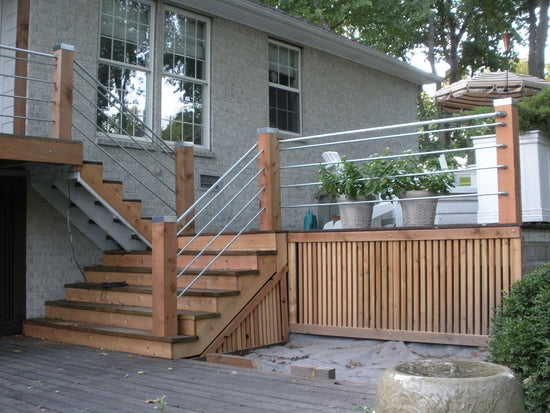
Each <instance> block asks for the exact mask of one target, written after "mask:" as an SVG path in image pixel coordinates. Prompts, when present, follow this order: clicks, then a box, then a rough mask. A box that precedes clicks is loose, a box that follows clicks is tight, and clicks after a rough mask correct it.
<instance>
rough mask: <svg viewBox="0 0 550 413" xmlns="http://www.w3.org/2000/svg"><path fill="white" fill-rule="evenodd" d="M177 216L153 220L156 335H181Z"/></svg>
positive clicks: (154, 330) (154, 321)
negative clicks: (178, 307) (179, 333)
mask: <svg viewBox="0 0 550 413" xmlns="http://www.w3.org/2000/svg"><path fill="white" fill-rule="evenodd" d="M176 226H177V223H176V217H175V216H170V217H153V227H152V232H153V251H152V276H153V280H152V287H153V291H152V293H153V308H152V310H153V335H155V336H158V337H174V336H177V335H178V310H177V295H178V291H177V269H176V260H177V258H176V253H177V236H176Z"/></svg>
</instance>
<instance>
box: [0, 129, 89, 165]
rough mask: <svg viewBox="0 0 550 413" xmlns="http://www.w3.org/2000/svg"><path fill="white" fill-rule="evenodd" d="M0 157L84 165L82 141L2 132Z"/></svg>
mask: <svg viewBox="0 0 550 413" xmlns="http://www.w3.org/2000/svg"><path fill="white" fill-rule="evenodd" d="M0 154H1V155H0V159H7V160H13V161H24V162H44V163H51V164H63V165H82V142H79V141H65V140H63V141H61V140H59V139H50V138H37V137H28V136H26V137H22V136H13V135H6V134H3V133H0Z"/></svg>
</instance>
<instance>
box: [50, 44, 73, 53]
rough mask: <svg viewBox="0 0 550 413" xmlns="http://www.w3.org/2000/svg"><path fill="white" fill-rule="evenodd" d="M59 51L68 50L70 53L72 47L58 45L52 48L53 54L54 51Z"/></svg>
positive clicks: (69, 45)
mask: <svg viewBox="0 0 550 413" xmlns="http://www.w3.org/2000/svg"><path fill="white" fill-rule="evenodd" d="M60 49H63V50H70V51H72V52H74V46H73V45H71V44H66V43H60V44H56V45H55V46H54V47H53V51H54V52H55V51H56V50H60Z"/></svg>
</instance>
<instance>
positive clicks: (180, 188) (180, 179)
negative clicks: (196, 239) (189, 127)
mask: <svg viewBox="0 0 550 413" xmlns="http://www.w3.org/2000/svg"><path fill="white" fill-rule="evenodd" d="M175 151H176V214H177V216H178V217H181V216H182V215H183V213H184V212H185V211H187V210H188V209H189V208H190V207H191V206H192V205H193V204H194V203H195V171H194V170H195V167H194V150H193V145H192V144H189V143H187V142H183V143H177V144H176V146H175ZM194 215H195V214H194V212H191V213H190V214H187V215H186V216H185V217H184V219H183V220H182V221H181V222H180V223H179V224H180V228H182V227H184V226H185V225H187V224H188V222H189V221H191V220H192V219H193V217H194ZM183 234H185V235H193V234H195V221H193V222H191V223H190V224H189V225H188V226H187V227H186V228H185V230H184V231H183Z"/></svg>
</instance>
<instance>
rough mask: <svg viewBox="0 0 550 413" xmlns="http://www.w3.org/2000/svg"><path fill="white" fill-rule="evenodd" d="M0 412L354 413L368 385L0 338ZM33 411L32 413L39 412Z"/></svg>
mask: <svg viewBox="0 0 550 413" xmlns="http://www.w3.org/2000/svg"><path fill="white" fill-rule="evenodd" d="M0 366H2V368H1V369H0V410H2V411H10V409H11V410H12V411H17V412H22V413H25V412H36V411H45V412H60V413H62V412H105V411H119V412H132V413H135V412H138V411H139V412H146V411H155V410H154V406H155V405H154V404H148V403H147V402H146V401H147V400H154V399H157V398H158V397H160V396H162V395H166V400H167V403H168V408H167V411H168V412H176V411H181V412H186V413H188V412H208V413H216V412H224V413H225V412H228V411H230V412H237V413H238V412H243V413H246V412H277V413H280V412H287V411H288V412H292V411H300V412H335V411H338V412H346V411H349V412H353V411H358V410H357V408H358V407H359V406H373V405H374V399H375V396H374V394H375V389H374V388H373V387H372V386H368V385H364V384H358V383H349V382H345V381H337V382H336V383H335V382H334V381H331V380H311V379H309V380H304V379H302V378H300V377H296V376H291V375H288V374H283V373H271V372H267V371H262V370H254V369H245V368H236V367H229V366H223V365H219V364H211V363H206V362H202V361H198V360H185V359H183V360H181V359H180V360H165V359H157V358H151V357H145V356H135V355H129V354H126V353H118V352H111V351H104V350H100V349H94V348H90V347H84V346H77V345H67V344H62V343H56V342H52V341H45V340H39V339H32V338H28V337H21V336H17V337H9V338H0ZM37 409H38V410H37Z"/></svg>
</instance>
